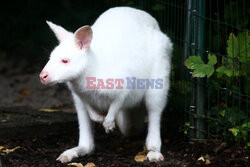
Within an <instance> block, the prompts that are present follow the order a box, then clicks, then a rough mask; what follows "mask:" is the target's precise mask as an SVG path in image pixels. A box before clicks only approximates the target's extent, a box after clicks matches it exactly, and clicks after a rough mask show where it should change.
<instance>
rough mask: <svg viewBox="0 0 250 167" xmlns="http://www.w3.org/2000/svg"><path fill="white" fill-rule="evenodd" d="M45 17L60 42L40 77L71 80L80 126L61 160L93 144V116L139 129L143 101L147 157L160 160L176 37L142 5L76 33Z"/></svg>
mask: <svg viewBox="0 0 250 167" xmlns="http://www.w3.org/2000/svg"><path fill="white" fill-rule="evenodd" d="M47 23H48V25H49V27H50V28H51V30H52V31H53V32H54V33H55V35H56V37H57V39H58V40H59V45H58V46H57V47H56V48H55V49H54V50H53V51H52V53H51V55H50V59H49V61H48V63H47V64H46V65H45V67H44V69H43V70H42V72H41V73H40V79H41V82H42V83H43V84H55V83H67V85H68V87H69V89H70V91H71V92H72V96H73V99H74V103H75V107H76V110H77V115H78V122H79V129H80V135H79V136H80V137H79V144H78V146H76V147H74V148H72V149H68V150H66V151H64V152H63V153H62V154H61V155H60V156H59V157H58V158H57V160H59V161H60V162H62V163H65V162H69V161H71V160H72V158H75V157H78V156H83V155H86V154H88V153H90V152H91V151H93V150H94V139H93V132H92V127H91V121H90V120H93V121H96V122H100V123H102V124H103V126H104V128H105V130H106V132H110V131H112V130H113V129H114V128H115V126H118V128H119V129H120V131H121V132H122V133H123V134H125V135H126V134H129V131H131V125H132V124H133V126H135V129H136V127H137V128H138V127H141V125H142V124H143V120H144V111H143V112H141V111H140V110H143V107H140V106H144V108H146V110H147V113H148V134H147V139H146V147H147V149H148V150H149V152H148V154H147V157H148V159H149V161H162V160H163V159H164V158H163V156H162V154H161V136H160V122H161V114H162V111H163V109H164V107H165V105H166V102H167V95H168V89H169V84H170V83H169V73H170V69H171V67H170V66H171V54H172V43H171V41H170V39H169V38H168V37H167V36H166V35H165V34H164V33H162V32H161V30H160V28H159V25H158V23H157V21H156V20H155V19H154V18H153V17H152V16H150V15H149V14H148V13H146V12H144V11H142V10H137V9H133V8H130V7H115V8H111V9H109V10H107V11H106V12H104V13H103V14H102V15H101V16H100V17H99V18H98V19H97V20H96V22H95V23H94V24H93V25H92V26H83V27H81V28H79V29H78V30H77V31H76V32H75V33H72V32H69V31H67V30H65V29H64V28H62V27H61V26H58V25H55V24H53V23H52V22H49V21H47ZM135 109H136V111H135ZM131 111H132V112H131ZM104 114H106V116H105V117H104V116H103V115H104ZM131 114H132V117H130V116H129V115H131ZM133 130H134V128H133V129H132V131H133Z"/></svg>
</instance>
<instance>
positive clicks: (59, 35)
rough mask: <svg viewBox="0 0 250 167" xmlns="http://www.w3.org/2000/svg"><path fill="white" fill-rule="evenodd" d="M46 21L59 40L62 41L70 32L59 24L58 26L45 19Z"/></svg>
mask: <svg viewBox="0 0 250 167" xmlns="http://www.w3.org/2000/svg"><path fill="white" fill-rule="evenodd" d="M46 22H47V24H48V25H49V27H50V29H51V30H52V31H53V32H54V34H55V35H56V38H57V39H58V40H59V42H62V41H63V40H64V39H66V38H67V37H68V36H69V35H70V34H71V32H68V31H67V30H65V29H64V28H62V27H61V26H58V25H56V24H54V23H52V22H50V21H46Z"/></svg>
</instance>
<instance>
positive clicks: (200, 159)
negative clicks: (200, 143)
mask: <svg viewBox="0 0 250 167" xmlns="http://www.w3.org/2000/svg"><path fill="white" fill-rule="evenodd" d="M197 161H203V162H205V158H204V157H203V156H201V157H200V158H198V159H197Z"/></svg>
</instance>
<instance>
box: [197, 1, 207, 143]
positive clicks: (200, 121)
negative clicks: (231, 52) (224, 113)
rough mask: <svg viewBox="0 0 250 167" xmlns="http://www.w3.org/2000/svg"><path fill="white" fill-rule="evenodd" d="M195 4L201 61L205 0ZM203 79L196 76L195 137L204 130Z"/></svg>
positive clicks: (198, 50)
mask: <svg viewBox="0 0 250 167" xmlns="http://www.w3.org/2000/svg"><path fill="white" fill-rule="evenodd" d="M196 3H198V4H197V7H198V8H197V15H196V19H197V54H198V56H200V57H201V58H202V59H203V61H205V62H206V61H207V60H206V54H205V18H204V17H205V5H206V2H205V0H199V1H196ZM204 87H205V79H201V78H198V79H197V86H196V106H197V110H196V111H197V127H196V128H197V131H196V138H198V139H203V138H204V131H205V123H204V118H203V116H205V88H204Z"/></svg>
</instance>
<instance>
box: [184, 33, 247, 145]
mask: <svg viewBox="0 0 250 167" xmlns="http://www.w3.org/2000/svg"><path fill="white" fill-rule="evenodd" d="M226 51H227V55H226V56H223V57H221V55H210V54H208V62H207V63H205V62H204V61H203V60H202V59H201V57H200V56H190V57H189V58H188V59H187V60H186V61H185V62H184V65H185V66H186V67H187V68H188V69H190V70H192V71H193V72H192V76H193V77H195V78H205V77H207V78H210V79H209V80H208V81H207V83H208V84H209V87H208V89H209V90H210V92H209V93H210V96H211V97H210V98H211V99H216V98H217V97H215V96H214V95H215V89H214V88H218V87H220V88H223V87H225V86H226V88H227V90H230V95H229V96H230V97H231V98H230V99H235V98H236V99H237V100H241V101H242V102H241V104H244V103H249V102H248V100H246V99H243V96H237V97H236V96H235V95H232V94H231V92H240V93H241V94H249V92H250V86H249V85H250V83H249V79H248V78H247V76H248V75H249V74H250V67H249V64H250V36H249V34H248V32H242V33H239V34H238V35H237V36H236V35H235V34H233V33H230V34H229V36H228V40H227V48H226ZM219 64H220V65H219ZM214 73H215V74H217V75H213V74H214ZM224 76H226V77H224ZM239 78H240V80H241V82H238V80H239ZM242 81H246V84H245V85H242V84H241V85H240V83H242ZM242 88H244V89H242ZM211 92H214V93H211ZM224 95H225V96H228V94H227V92H226V91H224V92H222V93H221V94H220V101H219V102H220V104H225V103H224V102H223V101H224V100H225V99H224ZM223 99H224V100H223ZM230 99H228V100H227V104H230ZM216 104H217V103H216ZM227 104H225V105H223V107H218V106H213V105H212V107H211V108H210V110H208V111H207V118H208V119H207V125H208V126H209V129H210V134H212V135H217V134H219V136H221V137H224V138H225V139H228V140H234V141H244V142H245V143H246V142H247V135H249V132H250V122H249V121H248V114H247V113H248V112H249V111H243V110H241V109H240V108H238V107H236V106H231V107H230V106H227ZM209 118H210V119H209ZM187 128H188V126H187V125H185V131H184V133H187V132H188V131H187ZM249 146H250V143H246V147H249Z"/></svg>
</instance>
